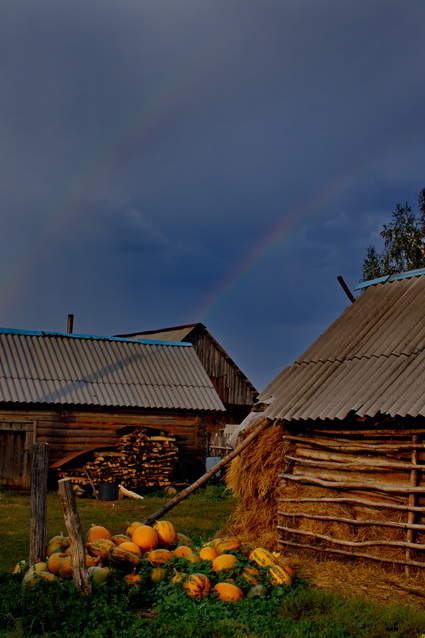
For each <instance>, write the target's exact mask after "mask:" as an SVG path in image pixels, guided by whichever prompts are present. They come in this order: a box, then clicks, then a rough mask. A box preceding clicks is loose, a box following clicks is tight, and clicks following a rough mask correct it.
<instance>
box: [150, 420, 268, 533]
mask: <svg viewBox="0 0 425 638" xmlns="http://www.w3.org/2000/svg"><path fill="white" fill-rule="evenodd" d="M270 424H271V421H269V420H267V419H264V420H263V421H261V423H260V425H258V427H256V428H255V430H253V431H252V432H251V434H249V435H248V436H247V437H246V439H245V440H244V441H242V443H241V444H240V445H238V446H237V447H235V449H234V450H233V452H230V454H228V455H227V456H225V457H224V459H221V461H219V462H218V463H217V464H216V465H214V467H212V468H211V469H210V470H209V471H208V472H206V473H205V474H203V475H202V476H201V477H200V478H198V479H197V480H196V481H195V482H194V483H192V485H189V487H186V488H185V489H184V490H182V491H181V492H179V494H177V495H176V496H174V497H173V498H172V499H171V500H169V501H168V502H167V503H166V504H165V505H164V506H163V507H161V508H160V509H159V510H157V511H156V512H154V513H153V514H152V515H151V516H148V518H146V519H145V520H144V521H143V524H144V525H151V524H152V523H153V522H154V521H156V520H158V519H160V518H161V516H163V515H164V514H166V512H168V511H169V510H170V509H172V508H173V507H174V506H175V505H177V503H180V501H182V500H183V499H185V498H186V497H187V496H189V495H190V494H192V493H193V492H195V491H196V490H197V489H198V488H199V487H201V485H203V484H204V483H206V482H207V481H208V479H210V478H211V477H212V476H214V474H217V472H218V471H219V470H221V469H222V468H223V467H224V466H225V465H227V464H228V463H230V461H231V460H232V459H234V458H235V457H236V456H238V455H239V454H240V453H241V452H242V450H244V449H245V448H246V447H248V445H249V444H250V443H251V442H252V441H253V440H254V439H255V438H256V437H257V436H258V435H259V434H260V433H261V432H262V431H263V430H265V428H266V427H268V426H269V425H270Z"/></svg>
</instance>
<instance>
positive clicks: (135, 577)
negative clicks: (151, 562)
mask: <svg viewBox="0 0 425 638" xmlns="http://www.w3.org/2000/svg"><path fill="white" fill-rule="evenodd" d="M124 580H125V582H126V583H127V584H128V585H136V586H138V585H140V584H141V583H142V577H141V575H140V574H136V573H133V574H127V575H126V576H124Z"/></svg>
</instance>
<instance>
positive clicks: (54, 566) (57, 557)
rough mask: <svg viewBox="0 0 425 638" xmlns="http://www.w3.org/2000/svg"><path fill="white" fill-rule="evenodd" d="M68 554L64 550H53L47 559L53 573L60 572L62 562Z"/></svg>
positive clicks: (49, 569) (49, 568)
mask: <svg viewBox="0 0 425 638" xmlns="http://www.w3.org/2000/svg"><path fill="white" fill-rule="evenodd" d="M66 556H67V554H64V553H63V552H53V554H52V555H51V556H50V557H49V560H48V561H47V569H48V571H49V572H51V573H52V574H59V569H60V564H61V562H62V561H63V559H64V558H66Z"/></svg>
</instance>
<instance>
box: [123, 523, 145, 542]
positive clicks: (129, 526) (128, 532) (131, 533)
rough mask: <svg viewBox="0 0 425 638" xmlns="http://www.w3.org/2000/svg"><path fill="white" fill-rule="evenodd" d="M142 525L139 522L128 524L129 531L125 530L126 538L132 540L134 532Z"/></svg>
mask: <svg viewBox="0 0 425 638" xmlns="http://www.w3.org/2000/svg"><path fill="white" fill-rule="evenodd" d="M141 524H142V523H139V522H138V521H134V523H127V529H126V530H125V533H126V536H129V537H130V538H132V536H133V534H134V530H135V529H136V528H137V527H139V525H141Z"/></svg>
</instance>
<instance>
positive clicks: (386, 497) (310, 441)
mask: <svg viewBox="0 0 425 638" xmlns="http://www.w3.org/2000/svg"><path fill="white" fill-rule="evenodd" d="M367 425H368V427H367ZM371 425H372V426H374V427H373V429H372V427H371ZM419 426H420V427H417V428H410V429H407V428H403V429H402V428H401V427H400V426H397V425H395V426H394V427H392V428H391V427H389V426H388V423H387V424H384V425H383V424H365V423H363V424H361V423H360V424H359V423H355V424H353V427H352V428H351V429H350V428H347V429H346V430H343V431H341V430H336V429H331V428H329V429H325V428H323V429H322V428H321V429H312V428H311V426H310V428H307V427H305V428H304V427H303V428H302V429H297V430H294V429H292V430H291V431H287V432H286V434H285V436H284V439H285V444H286V447H287V449H288V452H287V454H286V455H285V471H284V473H282V474H281V475H280V478H281V479H282V482H283V486H284V487H283V489H282V497H281V498H280V499H279V524H278V532H279V542H280V543H281V544H282V545H287V546H291V547H303V548H304V549H311V550H315V551H319V552H322V553H325V554H338V555H341V556H350V557H357V558H367V559H372V560H377V561H381V562H388V563H393V564H395V565H404V566H406V569H407V570H408V569H409V568H410V567H423V566H425V477H424V471H425V423H423V422H422V423H420V424H419Z"/></svg>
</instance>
